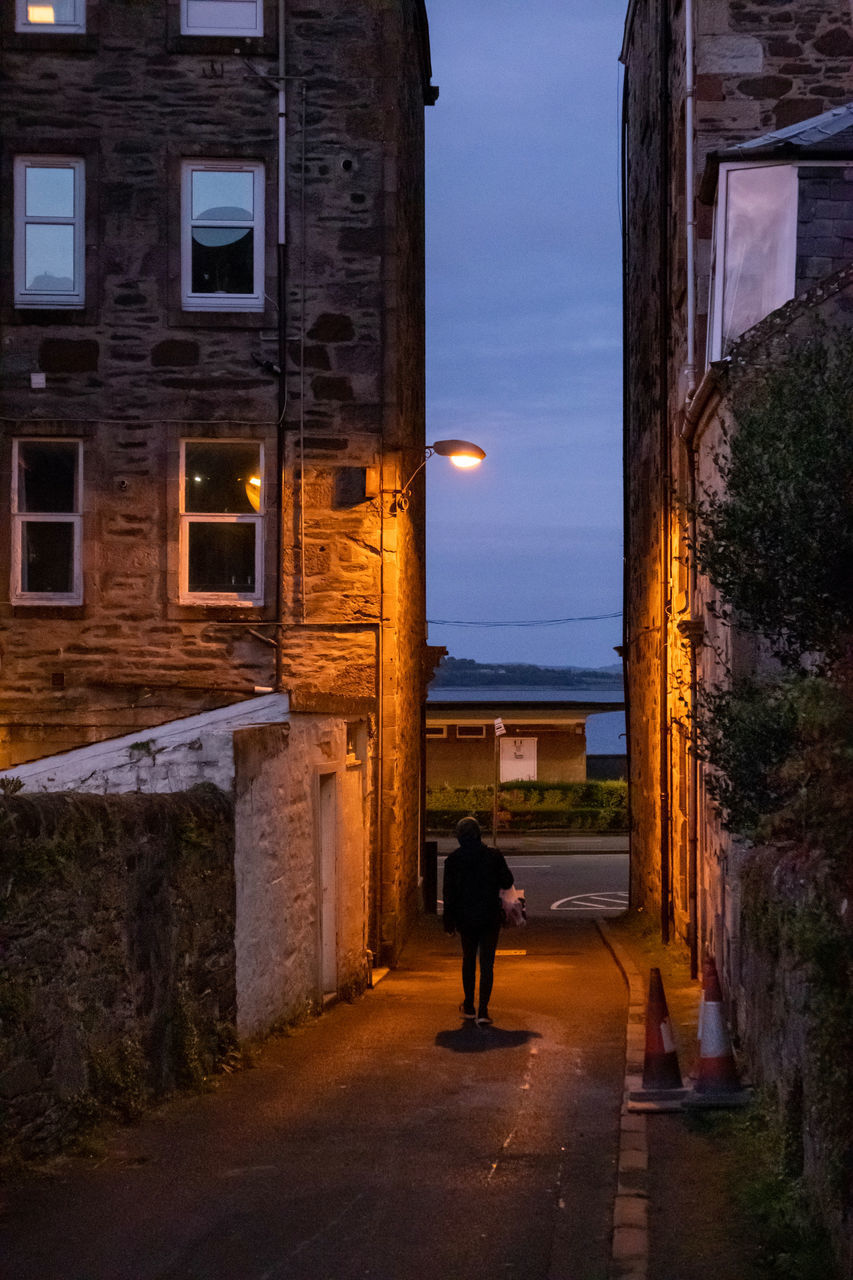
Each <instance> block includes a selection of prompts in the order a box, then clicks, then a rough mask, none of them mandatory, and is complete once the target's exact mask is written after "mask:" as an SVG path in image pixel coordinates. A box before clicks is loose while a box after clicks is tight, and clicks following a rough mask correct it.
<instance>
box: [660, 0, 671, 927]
mask: <svg viewBox="0 0 853 1280" xmlns="http://www.w3.org/2000/svg"><path fill="white" fill-rule="evenodd" d="M670 53H671V32H670V24H669V12H668V10H667V9H666V7H664V11H663V14H662V20H661V27H660V42H659V45H658V58H659V60H660V66H659V76H660V79H659V87H658V116H659V120H660V150H659V153H658V166H659V167H658V183H659V191H658V225H659V232H658V234H659V245H658V361H659V363H658V367H659V369H660V386H659V389H658V395H659V400H658V412H659V429H660V436H659V449H658V468H659V472H660V474H659V477H658V479H659V488H658V503H659V509H660V519H661V529H660V565H659V573H660V602H659V608H660V653H659V664H660V683H659V694H658V696H659V699H660V707H659V723H658V749H659V754H660V760H659V771H658V781H659V793H658V794H659V804H660V845H661V848H660V935H661V941H662V942H664V943H667V942H669V936H670V918H671V914H672V865H671V859H672V841H671V831H670V821H671V819H670V809H671V805H670V796H671V794H672V792H671V776H670V740H669V728H670V726H669V625H670V606H671V590H670V559H671V555H672V546H671V528H670V500H671V496H672V488H671V483H670V480H671V477H670V466H671V461H672V458H671V450H670V447H669V444H670V441H669V436H670V427H669V373H668V368H667V354H668V352H669V337H670V326H669V312H668V305H669V299H670V296H671V291H670V287H669V285H670V269H669V239H668V235H667V229H668V227H669V213H670V208H669V189H668V177H669V172H670V137H671V135H670V109H671V99H670V92H669V62H670Z"/></svg>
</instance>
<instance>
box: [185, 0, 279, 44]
mask: <svg viewBox="0 0 853 1280" xmlns="http://www.w3.org/2000/svg"><path fill="white" fill-rule="evenodd" d="M181 34H182V35H185V36H262V35H263V34H264V5H263V0H181Z"/></svg>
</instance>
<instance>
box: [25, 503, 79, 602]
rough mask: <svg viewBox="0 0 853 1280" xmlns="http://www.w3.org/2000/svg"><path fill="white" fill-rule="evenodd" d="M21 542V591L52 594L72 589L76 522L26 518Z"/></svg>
mask: <svg viewBox="0 0 853 1280" xmlns="http://www.w3.org/2000/svg"><path fill="white" fill-rule="evenodd" d="M21 543H22V545H21V590H22V591H25V592H27V593H28V594H35V593H47V594H50V595H68V594H70V593H71V592H73V590H74V523H73V521H71V520H43V521H35V520H24V521H23V522H22V530H21Z"/></svg>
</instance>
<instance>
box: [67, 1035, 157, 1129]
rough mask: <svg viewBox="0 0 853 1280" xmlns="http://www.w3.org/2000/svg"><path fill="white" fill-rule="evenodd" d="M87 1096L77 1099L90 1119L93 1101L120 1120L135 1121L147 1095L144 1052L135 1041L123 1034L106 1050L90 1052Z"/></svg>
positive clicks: (93, 1112) (94, 1113)
mask: <svg viewBox="0 0 853 1280" xmlns="http://www.w3.org/2000/svg"><path fill="white" fill-rule="evenodd" d="M89 1086H90V1097H89V1098H88V1099H87V1098H86V1096H85V1095H84V1096H83V1097H81V1098H80V1099H79V1100H78V1105H79V1107H80V1108H81V1109H82V1111H83V1112H85V1111H86V1108H87V1106H88V1114H89V1115H90V1117H91V1118H95V1117H96V1116H97V1111H96V1109H95V1108H93V1107H92V1101H94V1102H95V1103H96V1104H97V1105H98V1106H99V1107H100V1108H103V1110H104V1111H106V1112H107V1113H108V1114H110V1115H113V1116H116V1117H118V1118H119V1119H121V1120H126V1121H129V1120H137V1119H138V1118H139V1116H140V1115H141V1114H142V1112H143V1111H144V1110H145V1107H146V1104H147V1102H148V1098H149V1090H148V1086H147V1083H146V1062H145V1055H144V1054H143V1052H142V1047H141V1045H140V1044H139V1041H138V1040H137V1039H136V1038H135V1037H133V1036H123V1037H122V1038H121V1039H120V1040H118V1041H117V1042H116V1043H115V1044H113V1045H110V1046H109V1048H106V1049H98V1050H95V1051H93V1052H92V1053H91V1055H90V1059H89Z"/></svg>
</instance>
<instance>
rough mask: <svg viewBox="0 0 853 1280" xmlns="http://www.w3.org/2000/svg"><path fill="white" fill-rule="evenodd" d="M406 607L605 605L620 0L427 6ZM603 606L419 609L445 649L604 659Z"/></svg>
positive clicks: (616, 400) (614, 550)
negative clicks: (416, 449) (418, 476)
mask: <svg viewBox="0 0 853 1280" xmlns="http://www.w3.org/2000/svg"><path fill="white" fill-rule="evenodd" d="M427 3H428V10H429V19H430V35H431V41H432V62H433V80H434V82H435V83H436V84H438V85H439V86H440V89H441V95H440V97H439V99H438V102H437V103H436V105H435V106H434V107H430V108H427V112H426V119H427V290H428V294H427V325H428V346H427V376H428V384H427V394H428V409H427V439H428V440H435V439H442V438H445V437H454V436H458V437H462V438H464V439H469V440H473V441H475V442H476V443H477V444H480V445H482V447H483V448H484V449H485V450H486V453H487V455H488V457H487V459H486V461H485V462H484V463H483V465H482V466H481V467H480V468H478V469H477V470H476V471H473V472H460V471H456V470H455V469H454V468H453V467H451V466H450V464H449V463H447V462H446V461H445V460H443V459H440V458H436V459H434V460H433V461H431V462H430V464H429V466H428V468H427V476H428V480H427V484H428V490H427V492H428V526H427V546H428V608H427V613H428V617H429V618H430V619H431V620H435V619H452V620H463V621H471V622H483V621H485V622H492V621H505V622H512V621H517V620H531V621H538V620H542V619H552V618H564V617H575V616H578V615H589V614H606V613H615V612H617V611H618V610H619V609H620V608H621V587H620V573H621V446H620V415H621V392H620V375H621V365H620V298H619V293H620V240H619V209H618V203H619V175H618V166H619V160H618V138H619V128H618V93H619V74H618V70H619V69H618V62H617V58H618V53H619V48H620V45H621V37H622V25H623V20H624V13H625V8H626V0H595V3H594V4H591V3H590V2H589V0H427ZM620 627H621V623H620V619H619V618H618V617H616V618H612V619H610V620H604V621H599V622H576V623H569V624H567V625H562V626H552V627H533V628H524V629H520V628H514V627H498V628H492V627H489V628H479V627H478V628H467V627H457V626H447V625H437V624H436V623H435V622H431V625H430V642H431V643H433V644H443V645H446V646H447V648H448V649H449V650H450V653H451V654H452V655H453V656H454V657H459V658H463V657H467V658H476V659H478V660H479V661H530V662H539V663H547V664H553V665H559V666H574V665H578V666H606V665H610V664H611V663H614V662H616V661H617V658H616V655H615V654H614V653H613V648H612V647H613V645H616V644H618V643H619V640H620Z"/></svg>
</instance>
